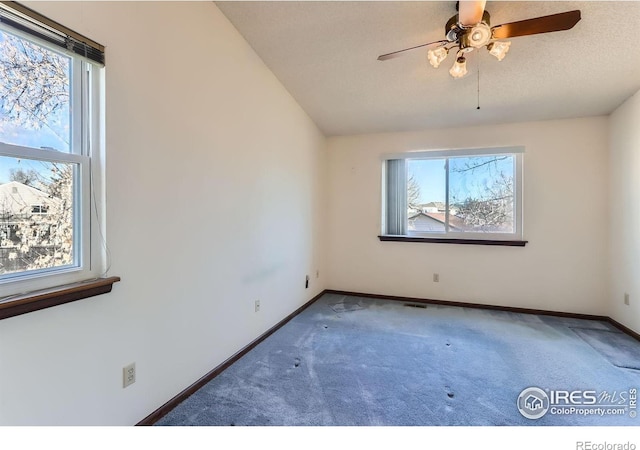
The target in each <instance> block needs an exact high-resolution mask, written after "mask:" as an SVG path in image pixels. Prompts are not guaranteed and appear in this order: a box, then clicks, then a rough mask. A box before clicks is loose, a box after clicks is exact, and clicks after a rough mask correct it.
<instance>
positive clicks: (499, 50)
mask: <svg viewBox="0 0 640 450" xmlns="http://www.w3.org/2000/svg"><path fill="white" fill-rule="evenodd" d="M510 46H511V41H495V42H492V43H491V44H489V45H487V50H489V53H490V54H492V55H493V56H495V57H496V58H497V59H498V61H502V60H503V59H504V57H505V55H506V54H507V52H508V51H509V47H510Z"/></svg>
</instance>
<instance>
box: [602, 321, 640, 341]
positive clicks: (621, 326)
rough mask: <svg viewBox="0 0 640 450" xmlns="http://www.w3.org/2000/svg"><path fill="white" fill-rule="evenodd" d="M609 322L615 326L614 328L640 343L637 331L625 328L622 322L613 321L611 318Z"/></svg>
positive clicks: (639, 335)
mask: <svg viewBox="0 0 640 450" xmlns="http://www.w3.org/2000/svg"><path fill="white" fill-rule="evenodd" d="M607 321H608V322H609V323H610V324H611V325H613V326H614V327H616V328H617V329H618V330H620V331H622V332H623V333H626V334H628V335H629V336H631V337H632V338H634V339H636V340H638V341H640V334H638V333H636V332H635V331H633V330H632V329H631V328H628V327H625V326H624V325H622V324H621V323H620V322H617V321H615V320H613V319H612V318H611V317H607Z"/></svg>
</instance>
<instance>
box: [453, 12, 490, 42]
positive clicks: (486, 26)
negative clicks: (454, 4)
mask: <svg viewBox="0 0 640 450" xmlns="http://www.w3.org/2000/svg"><path fill="white" fill-rule="evenodd" d="M445 34H446V37H447V40H448V41H449V42H458V43H459V44H460V48H461V49H463V48H467V47H472V48H480V47H483V46H485V45H487V44H488V43H489V41H490V40H491V37H492V35H491V16H490V15H489V12H488V11H484V12H483V14H482V21H481V22H478V23H477V24H475V25H471V26H465V25H462V24H461V23H459V22H458V15H455V16H453V17H451V18H450V19H449V20H448V21H447V24H446V25H445Z"/></svg>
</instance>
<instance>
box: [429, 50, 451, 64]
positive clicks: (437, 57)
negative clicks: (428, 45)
mask: <svg viewBox="0 0 640 450" xmlns="http://www.w3.org/2000/svg"><path fill="white" fill-rule="evenodd" d="M448 54H449V50H447V49H446V48H445V47H438V48H436V49H435V50H429V52H428V53H427V59H428V60H429V63H430V64H431V65H432V66H433V67H435V68H436V69H437V68H438V66H439V65H440V63H441V62H442V61H444V60H445V59H446V58H447V55H448Z"/></svg>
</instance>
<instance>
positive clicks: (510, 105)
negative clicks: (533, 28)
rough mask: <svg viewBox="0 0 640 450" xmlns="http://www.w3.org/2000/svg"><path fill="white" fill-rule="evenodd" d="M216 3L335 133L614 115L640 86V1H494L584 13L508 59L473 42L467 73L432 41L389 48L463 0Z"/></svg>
mask: <svg viewBox="0 0 640 450" xmlns="http://www.w3.org/2000/svg"><path fill="white" fill-rule="evenodd" d="M216 4H217V5H218V7H219V8H220V9H221V10H222V12H223V13H224V14H225V15H226V16H227V17H228V18H229V20H230V21H231V22H232V23H233V24H234V26H235V27H236V28H237V29H238V30H239V32H240V33H241V34H242V35H243V36H244V37H245V39H246V40H247V41H248V42H249V44H250V45H251V46H252V47H253V48H254V49H255V51H256V52H257V54H258V55H259V56H260V57H261V58H262V59H263V61H264V62H265V64H266V65H267V66H268V67H269V68H270V69H271V70H272V71H273V73H274V74H275V75H276V77H278V79H279V80H280V81H281V82H282V84H283V85H284V86H285V87H286V88H287V89H288V91H289V92H290V93H291V94H292V95H293V97H294V98H295V99H296V100H297V101H298V103H299V104H300V105H301V106H302V108H304V110H305V111H306V112H307V113H308V114H309V116H310V117H311V118H312V119H313V120H314V121H315V123H316V124H317V125H318V126H319V127H320V129H321V130H322V131H323V132H324V133H325V134H326V135H330V136H331V135H348V134H360V133H372V132H390V131H407V130H419V129H426V128H443V127H457V126H467V125H481V124H492V123H505V122H516V121H518V122H520V121H529V120H546V119H558V118H569V117H585V116H594V115H602V114H608V113H610V112H611V111H613V110H614V109H615V108H616V107H617V106H618V105H620V104H621V103H622V102H623V101H624V100H625V99H627V98H628V97H629V96H631V95H632V94H633V93H635V92H636V91H638V90H639V89H640V45H638V39H637V30H638V28H639V25H640V2H636V1H602V2H598V1H586V2H578V1H564V2H559V1H558V2H556V1H551V2H542V1H528V2H525V1H517V2H506V1H488V2H487V5H486V10H487V11H489V13H490V14H491V24H492V25H498V24H501V23H506V22H513V21H517V20H523V19H528V18H532V17H538V16H543V15H548V14H555V13H558V12H563V11H568V10H573V9H580V10H581V12H582V20H581V21H580V22H578V24H577V25H576V26H575V27H574V28H573V29H571V30H568V31H560V32H555V33H548V34H540V35H533V36H524V37H517V38H513V39H511V41H512V45H511V49H510V51H509V53H508V54H507V55H506V57H505V59H504V60H503V61H498V60H496V59H495V58H494V57H493V56H491V55H489V54H488V53H487V51H486V50H485V49H481V51H479V52H478V51H476V52H473V53H472V54H471V55H472V56H470V57H469V58H468V66H469V74H468V75H467V76H466V77H465V78H462V79H453V78H452V77H451V76H450V75H449V73H448V72H449V68H450V66H451V65H452V64H453V61H454V56H453V55H449V57H448V58H447V60H446V61H445V62H444V63H443V64H442V65H441V66H440V67H439V68H438V69H434V68H433V67H431V66H430V65H429V64H428V62H427V59H426V55H427V50H426V49H422V50H416V51H412V52H409V53H407V54H405V55H404V56H402V57H399V58H395V59H391V60H388V61H378V60H377V57H378V56H379V55H381V54H384V53H389V52H392V51H395V50H399V49H403V48H407V47H412V46H415V45H420V44H423V43H427V42H431V41H436V40H439V39H443V38H444V27H445V23H446V21H447V20H448V19H449V18H450V17H451V16H453V15H454V14H455V13H456V9H455V6H456V2H455V1H447V2H436V1H426V2H397V1H375V2H364V1H356V2H342V1H326V2H315V1H314V2H312V1H300V2H296V1H286V2H277V1H264V2H244V1H239V2H238V1H231V2H216ZM478 67H479V80H478ZM478 88H479V89H478ZM478 93H479V100H480V109H479V110H478V109H477V102H478Z"/></svg>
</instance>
